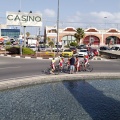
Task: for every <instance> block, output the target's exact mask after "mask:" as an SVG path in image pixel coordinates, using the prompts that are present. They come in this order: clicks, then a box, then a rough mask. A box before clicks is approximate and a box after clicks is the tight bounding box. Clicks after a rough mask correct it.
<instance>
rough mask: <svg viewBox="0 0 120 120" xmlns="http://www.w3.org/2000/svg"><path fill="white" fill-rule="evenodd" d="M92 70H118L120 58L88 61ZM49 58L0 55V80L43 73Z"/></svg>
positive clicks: (48, 63)
mask: <svg viewBox="0 0 120 120" xmlns="http://www.w3.org/2000/svg"><path fill="white" fill-rule="evenodd" d="M90 64H91V65H92V66H93V68H94V70H93V72H120V59H112V60H101V61H90ZM49 65H50V60H49V59H42V60H40V59H26V58H14V57H13V58H12V57H4V56H1V57H0V81H2V80H5V79H13V78H22V77H30V76H38V75H41V76H42V75H44V74H42V72H41V71H42V70H44V69H45V68H47V67H49Z"/></svg>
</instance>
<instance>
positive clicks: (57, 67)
mask: <svg viewBox="0 0 120 120" xmlns="http://www.w3.org/2000/svg"><path fill="white" fill-rule="evenodd" d="M54 73H55V75H58V74H59V73H60V68H59V65H57V66H55V70H54Z"/></svg>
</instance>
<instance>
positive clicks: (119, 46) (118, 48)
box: [111, 45, 120, 51]
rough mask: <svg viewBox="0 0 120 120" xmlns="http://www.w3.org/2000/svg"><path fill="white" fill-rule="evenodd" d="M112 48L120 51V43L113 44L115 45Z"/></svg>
mask: <svg viewBox="0 0 120 120" xmlns="http://www.w3.org/2000/svg"><path fill="white" fill-rule="evenodd" d="M111 50H112V51H120V45H113V46H112V47H111Z"/></svg>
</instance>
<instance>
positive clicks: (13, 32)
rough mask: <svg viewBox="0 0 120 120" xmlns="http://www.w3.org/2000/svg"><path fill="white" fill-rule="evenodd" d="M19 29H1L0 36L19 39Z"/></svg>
mask: <svg viewBox="0 0 120 120" xmlns="http://www.w3.org/2000/svg"><path fill="white" fill-rule="evenodd" d="M19 35H20V29H1V36H8V37H9V38H19Z"/></svg>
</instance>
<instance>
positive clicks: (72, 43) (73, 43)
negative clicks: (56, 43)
mask: <svg viewBox="0 0 120 120" xmlns="http://www.w3.org/2000/svg"><path fill="white" fill-rule="evenodd" d="M77 45H78V44H77V43H76V42H71V43H70V46H77Z"/></svg>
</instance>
